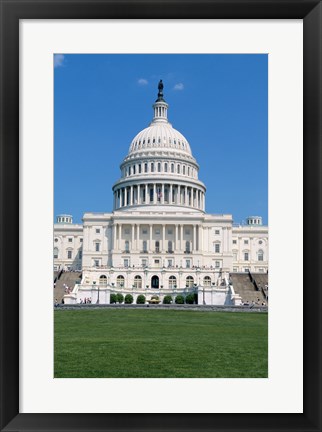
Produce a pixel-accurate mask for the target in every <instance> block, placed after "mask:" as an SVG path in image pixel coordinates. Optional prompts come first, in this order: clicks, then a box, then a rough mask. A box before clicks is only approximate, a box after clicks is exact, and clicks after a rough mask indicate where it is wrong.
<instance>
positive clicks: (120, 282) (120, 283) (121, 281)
mask: <svg viewBox="0 0 322 432" xmlns="http://www.w3.org/2000/svg"><path fill="white" fill-rule="evenodd" d="M116 286H117V287H118V288H123V287H124V276H122V275H119V276H118V277H117V279H116Z"/></svg>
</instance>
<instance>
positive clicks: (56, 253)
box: [54, 248, 58, 258]
mask: <svg viewBox="0 0 322 432" xmlns="http://www.w3.org/2000/svg"><path fill="white" fill-rule="evenodd" d="M54 258H58V248H54Z"/></svg>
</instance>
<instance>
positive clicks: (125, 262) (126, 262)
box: [124, 258, 129, 267]
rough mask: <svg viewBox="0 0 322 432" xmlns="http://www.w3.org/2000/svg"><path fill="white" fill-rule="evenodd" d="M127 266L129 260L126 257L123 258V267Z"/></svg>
mask: <svg viewBox="0 0 322 432" xmlns="http://www.w3.org/2000/svg"><path fill="white" fill-rule="evenodd" d="M128 266H129V260H128V258H125V259H124V267H128Z"/></svg>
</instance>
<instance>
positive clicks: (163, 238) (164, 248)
mask: <svg viewBox="0 0 322 432" xmlns="http://www.w3.org/2000/svg"><path fill="white" fill-rule="evenodd" d="M161 248H162V249H161V250H162V252H165V251H166V247H165V225H162V246H161Z"/></svg>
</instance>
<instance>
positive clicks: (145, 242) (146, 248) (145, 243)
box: [143, 240, 148, 252]
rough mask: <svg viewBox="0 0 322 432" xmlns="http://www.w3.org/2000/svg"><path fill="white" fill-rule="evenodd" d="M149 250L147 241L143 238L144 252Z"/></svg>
mask: <svg viewBox="0 0 322 432" xmlns="http://www.w3.org/2000/svg"><path fill="white" fill-rule="evenodd" d="M147 251H148V246H147V241H146V240H143V252H147Z"/></svg>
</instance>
